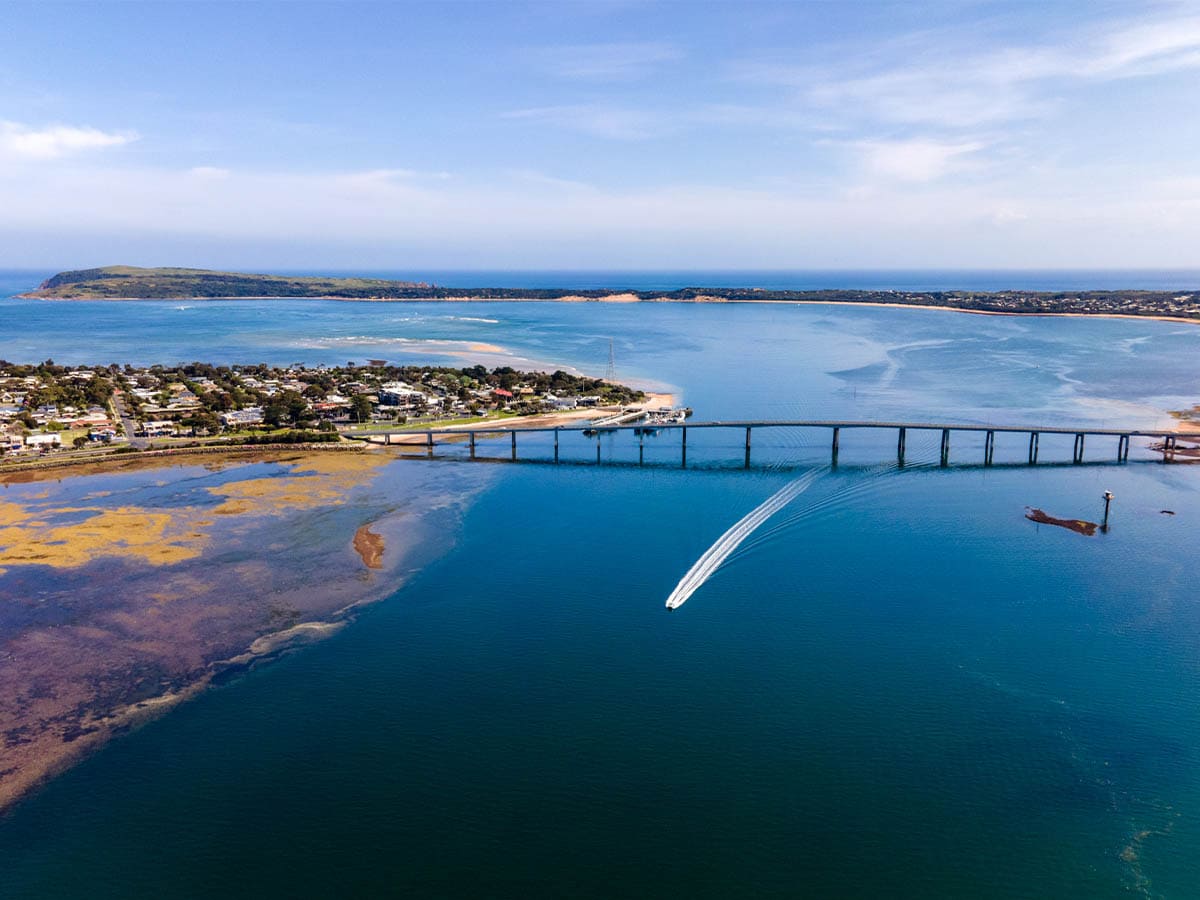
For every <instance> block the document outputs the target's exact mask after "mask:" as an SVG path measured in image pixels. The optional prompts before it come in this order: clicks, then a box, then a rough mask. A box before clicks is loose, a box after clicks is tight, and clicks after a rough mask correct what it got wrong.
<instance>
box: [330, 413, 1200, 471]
mask: <svg viewBox="0 0 1200 900" xmlns="http://www.w3.org/2000/svg"><path fill="white" fill-rule="evenodd" d="M689 428H690V429H705V430H710V429H731V430H738V431H744V432H745V452H744V456H743V460H742V462H743V465H744V466H745V467H746V468H749V467H750V461H751V447H752V440H753V433H754V431H755V430H760V431H761V430H763V429H815V430H821V429H828V430H829V431H830V432H831V440H830V444H829V447H830V463H831V464H832V465H834V466H836V465H837V463H838V452H839V449H840V446H841V439H842V432H843V431H853V430H862V429H874V430H884V431H895V432H896V435H897V437H896V461H897V463H898V464H899V465H900V466H903V465H904V464H905V461H906V460H905V455H906V452H907V445H908V432H910V431H929V432H940V434H941V445H940V452H939V457H938V459H939V464H940V465H941V466H943V467H945V466H949V465H950V438H951V435H952V434H953V433H955V432H965V433H975V434H982V435H983V438H984V442H983V459H982V462H983V465H984V466H990V465H992V462H993V460H994V458H995V451H996V435H997V434H1021V435H1028V436H1029V453H1028V464H1029V465H1031V466H1033V465H1037V463H1038V452H1039V449H1040V445H1041V438H1042V435H1046V434H1050V435H1066V436H1070V437H1072V438H1073V440H1074V443H1073V447H1072V451H1071V461H1072V462H1073V463H1076V464H1079V463H1082V462H1084V447H1085V444H1086V439H1087V438H1089V437H1091V438H1100V439H1103V438H1116V453H1115V459H1116V461H1117V462H1127V461H1128V460H1129V448H1130V444H1131V442H1132V439H1133V438H1135V437H1140V438H1147V439H1151V440H1158V441H1161V444H1160V445H1159V446H1158V447H1156V448H1154V449H1155V450H1157V451H1159V452H1161V453H1162V458H1163V462H1170V461H1172V460H1174V459H1175V454H1176V450H1177V448H1178V440H1179V439H1180V438H1182V439H1184V440H1185V441H1187V440H1190V441H1200V432H1182V433H1181V432H1174V431H1153V430H1150V431H1147V430H1144V429H1134V428H1076V427H1058V426H1041V425H1039V426H1018V425H974V424H943V423H933V422H873V421H829V420H813V421H804V420H794V421H793V420H770V419H764V420H753V421H728V422H725V421H717V422H686V423H669V424H661V425H655V426H653V427H652V428H647V427H646V426H644V425H631V424H626V423H623V422H610V423H607V424H605V423H602V422H583V423H579V424H572V425H560V426H538V427H532V428H522V427H511V428H505V427H488V426H485V425H483V423H480V425H479V427H477V428H475V427H471V428H463V427H462V426H458V427H448V428H429V429H405V430H395V431H372V432H369V433H359V434H354V433H351V434H349V435H348V436H349V437H352V438H356V439H358V440H371V439H376V438H382V439H383V443H385V444H389V445H390V444H401V445H404V446H421V447H424V449H425V451H426V452H425V455H426V456H427V457H432V456H433V454H434V448H435V446H436V445H437V443H438V441H439V440H442V441H454V442H460V441H462V440H463V439H464V438H466V439H467V441H468V442H469V447H470V451H469V456H470V458H471V459H476V458H477V457H476V440H477V438H478V437H480V436H485V437H501V436H503V435H505V434H507V435H509V436H510V458H511V459H512V460H514V461H515V460H517V459H518V456H517V436H518V435H522V434H528V435H535V434H552V435H553V436H554V461H555V462H558V460H559V436H560V435H562V434H572V433H578V434H583V435H586V436H588V437H599V436H601V435H604V434H612V433H617V432H622V431H633V432H634V433H635V434H636V435H637V438H638V462H639V463H641V462H643V461H644V459H645V435H646V433H647V432H648V431H652V432H660V431H661V432H673V431H678V432H679V448H680V456H679V460H680V466H681V467H683V468H687V454H688V429H689ZM596 462H597V463H599V462H601V455H600V442H599V440H597V441H596Z"/></svg>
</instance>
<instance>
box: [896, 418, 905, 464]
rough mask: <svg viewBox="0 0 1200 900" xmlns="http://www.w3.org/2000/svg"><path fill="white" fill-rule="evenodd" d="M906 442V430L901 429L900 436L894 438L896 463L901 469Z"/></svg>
mask: <svg viewBox="0 0 1200 900" xmlns="http://www.w3.org/2000/svg"><path fill="white" fill-rule="evenodd" d="M907 440H908V429H907V428H901V429H900V435H899V436H898V437H897V438H896V463H897V465H899V466H900V467H901V468H903V467H904V445H905V443H906V442H907Z"/></svg>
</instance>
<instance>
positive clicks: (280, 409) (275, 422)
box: [263, 400, 287, 428]
mask: <svg viewBox="0 0 1200 900" xmlns="http://www.w3.org/2000/svg"><path fill="white" fill-rule="evenodd" d="M286 415H287V407H286V406H284V405H283V403H281V402H280V401H279V400H272V401H271V402H270V403H268V404H267V405H266V406H264V407H263V422H265V423H266V424H268V425H270V426H271V427H272V428H278V427H279V426H280V425H282V424H283V417H284V416H286Z"/></svg>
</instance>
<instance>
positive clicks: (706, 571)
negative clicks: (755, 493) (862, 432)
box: [667, 469, 823, 609]
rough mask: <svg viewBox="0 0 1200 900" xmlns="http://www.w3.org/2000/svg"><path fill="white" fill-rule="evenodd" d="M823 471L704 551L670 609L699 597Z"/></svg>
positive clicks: (783, 492)
mask: <svg viewBox="0 0 1200 900" xmlns="http://www.w3.org/2000/svg"><path fill="white" fill-rule="evenodd" d="M822 471H823V470H821V469H814V470H812V471H811V472H805V473H804V474H803V475H801V476H800V477H799V478H797V479H796V480H795V481H793V482H790V483H789V484H786V485H784V486H783V487H782V488H781V489H780V490H778V491H776V492H775V493H774V494H772V495H771V496H770V497H768V498H767V499H766V500H764V501H763V502H762V503H760V504H759V505H758V506H756V507H755V508H754V509H752V510H751V511H750V512H749V513H747V514H746V515H745V516H743V517H742V518H741V519H739V520H738V521H737V523H736V524H734V525H733V527H732V528H730V529H729V530H728V531H726V532H725V533H724V534H723V535H721V536H720V537H719V538H717V540H716V543H714V544H713V545H712V546H711V547H709V548H708V549H707V550H705V551H704V553H703V555H701V557H700V558H699V559H698V560H696V564H695V565H693V566H692V567H691V568H690V569H688V570H687V574H686V575H684V576H683V578H681V579H680V580H679V584H677V585H675V590H673V591H671V596H669V597H668V598H667V609H678V608H679V607H681V606H683V604H684V603H686V602H687V599H688V597H690V596H692V594H694V593H696V591H698V590H699V589H700V586H701V585H703V584H704V582H706V581H708V579H709V578H711V577H712V576H713V573H714V572H716V571H717V569H718V568H720V566H721V563H723V562H725V560H727V559H728V558H729V556H730V554H732V553H733V551H734V550H736V549H737V548H738V547H739V546H740V545H741V543H742V541H744V540H746V538H748V537H750V535H752V534H753V533H754V532H755V530H756V529H757V528H759V526H761V525H762V524H763V523H764V522H766V521H767V519H769V518H771V516H773V515H774V514H775V513H777V512H779V510H781V509H783V508H784V507H785V506H787V505H788V504H789V503H790V502H792V500H794V499H795V498H796V497H798V496H799V495H800V494H802V493H803V492H804V491H806V490H807V489H808V487H809V485H811V484H812V483H813V482H814V481H816V480H817V478H818V476H820V474H821V472H822Z"/></svg>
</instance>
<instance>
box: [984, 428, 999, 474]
mask: <svg viewBox="0 0 1200 900" xmlns="http://www.w3.org/2000/svg"><path fill="white" fill-rule="evenodd" d="M995 453H996V432H994V431H989V432H988V433H987V436H986V437H985V438H984V439H983V464H984V465H985V466H990V465H991V464H992V457H993V456H994V455H995Z"/></svg>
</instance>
